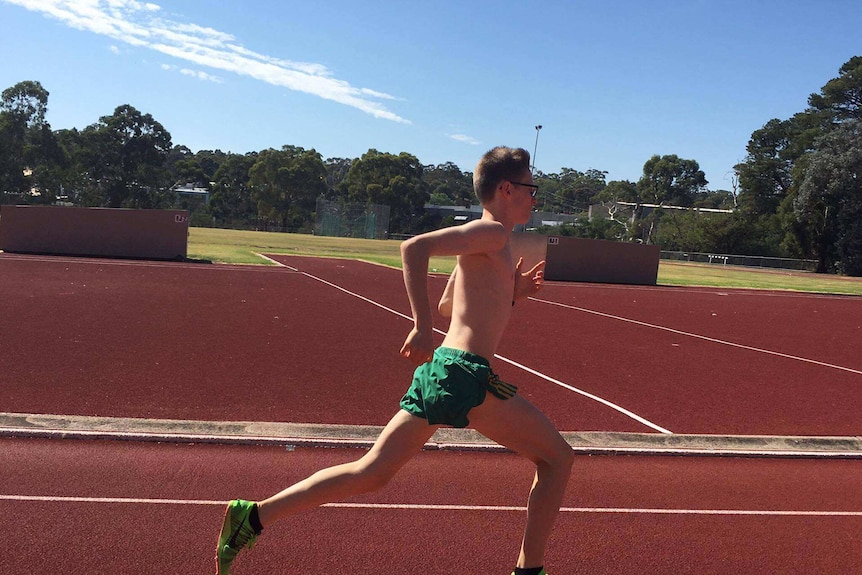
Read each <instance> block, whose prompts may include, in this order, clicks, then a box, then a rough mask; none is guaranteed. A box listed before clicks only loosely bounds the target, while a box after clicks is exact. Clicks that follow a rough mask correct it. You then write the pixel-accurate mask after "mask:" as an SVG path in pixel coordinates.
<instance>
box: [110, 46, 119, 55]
mask: <svg viewBox="0 0 862 575" xmlns="http://www.w3.org/2000/svg"><path fill="white" fill-rule="evenodd" d="M108 49H109V50H110V51H111V52H112V53H114V54H119V53H120V49H119V48H117V47H116V46H111V47H110V48H108Z"/></svg>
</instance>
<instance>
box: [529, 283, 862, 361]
mask: <svg viewBox="0 0 862 575" xmlns="http://www.w3.org/2000/svg"><path fill="white" fill-rule="evenodd" d="M530 299H531V300H533V301H537V302H540V303H546V304H549V305H555V306H557V307H562V308H566V309H572V310H575V311H581V312H584V313H589V314H593V315H597V316H601V317H606V318H609V319H615V320H617V321H623V322H626V323H632V324H635V325H640V326H643V327H649V328H652V329H658V330H662V331H666V332H670V333H675V334H677V335H684V336H686V337H693V338H695V339H701V340H703V341H709V342H712V343H718V344H721V345H727V346H730V347H735V348H739V349H745V350H748V351H754V352H757V353H765V354H767V355H774V356H776V357H783V358H785V359H792V360H794V361H801V362H804V363H810V364H813V365H819V366H821V367H828V368H831V369H837V370H840V371H846V372H849V373H855V374H857V375H862V371H860V370H858V369H853V368H850V367H844V366H843V365H836V364H834V363H826V362H823V361H817V360H816V359H808V358H806V357H799V356H797V355H790V354H787V353H781V352H779V351H772V350H769V349H762V348H759V347H752V346H750V345H743V344H741V343H734V342H732V341H726V340H723V339H716V338H714V337H707V336H705V335H699V334H696V333H691V332H687V331H681V330H678V329H674V328H672V327H665V326H663V325H656V324H653V323H646V322H643V321H638V320H636V319H630V318H627V317H622V316H618V315H612V314H609V313H604V312H600V311H595V310H592V309H587V308H584V307H578V306H574V305H569V304H565V303H559V302H555V301H550V300H546V299H538V298H533V297H531V298H530Z"/></svg>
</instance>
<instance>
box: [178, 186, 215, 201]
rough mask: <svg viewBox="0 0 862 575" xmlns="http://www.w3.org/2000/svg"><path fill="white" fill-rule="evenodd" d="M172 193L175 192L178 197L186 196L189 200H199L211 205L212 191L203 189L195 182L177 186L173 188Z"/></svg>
mask: <svg viewBox="0 0 862 575" xmlns="http://www.w3.org/2000/svg"><path fill="white" fill-rule="evenodd" d="M171 191H173V192H174V193H175V194H177V195H178V196H185V197H187V198H199V199H202V200H203V202H204V204H209V203H210V189H209V188H202V187H200V186H198V185H197V184H196V183H194V182H186V183H185V184H177V185H175V186H174V187H172V188H171Z"/></svg>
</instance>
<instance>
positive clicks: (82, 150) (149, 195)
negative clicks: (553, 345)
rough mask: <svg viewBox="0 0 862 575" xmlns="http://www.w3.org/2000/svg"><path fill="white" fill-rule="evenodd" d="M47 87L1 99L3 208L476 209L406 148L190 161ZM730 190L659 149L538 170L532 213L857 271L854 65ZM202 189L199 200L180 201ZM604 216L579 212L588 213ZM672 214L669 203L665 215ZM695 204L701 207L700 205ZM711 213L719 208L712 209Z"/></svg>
mask: <svg viewBox="0 0 862 575" xmlns="http://www.w3.org/2000/svg"><path fill="white" fill-rule="evenodd" d="M48 95H49V94H48V91H47V90H46V89H45V88H44V87H43V86H42V85H41V84H40V83H39V82H37V81H24V82H20V83H18V84H16V85H15V86H12V87H10V88H8V89H6V90H4V91H3V92H2V98H0V202H2V203H31V204H57V203H61V204H66V205H77V206H89V207H124V208H183V209H189V210H190V212H191V213H192V225H198V226H219V227H236V228H246V229H263V230H283V231H298V232H310V231H311V230H312V229H313V225H314V210H315V207H316V202H317V199H318V198H324V199H326V200H328V201H337V202H343V203H359V204H385V205H388V206H390V227H389V231H390V233H391V234H413V233H419V232H423V231H427V230H429V229H432V228H434V227H439V226H441V225H452V224H453V223H454V222H453V221H452V220H451V218H449V219H443V220H441V219H440V216H431V215H429V214H426V213H425V210H424V206H425V205H426V204H427V203H432V204H438V205H462V206H468V205H470V204H472V203H475V202H476V200H475V198H474V196H473V190H472V174H471V173H470V172H465V171H462V170H461V169H460V168H459V167H458V166H457V165H455V164H453V163H451V162H447V163H444V164H439V165H423V164H422V163H421V162H420V161H419V159H418V158H416V157H415V156H414V155H412V154H409V153H407V152H401V153H399V154H391V153H384V152H379V151H377V150H375V149H370V150H368V151H367V152H366V153H365V154H363V155H362V156H361V157H359V158H328V159H323V157H322V156H321V155H320V154H319V153H318V152H317V151H316V150H314V149H310V150H306V149H304V148H302V147H298V146H292V145H285V146H283V147H282V148H281V149H266V150H261V151H258V152H249V153H246V154H237V153H230V152H222V151H220V150H214V151H213V150H201V151H198V152H196V153H193V152H192V151H191V150H189V149H188V148H187V147H186V146H183V145H174V144H173V143H172V141H171V135H170V133H169V132H168V131H167V130H166V129H165V127H164V126H162V125H161V124H160V123H159V122H158V121H156V120H155V119H154V118H153V117H152V116H151V115H150V114H144V113H142V112H140V111H138V110H137V109H135V108H134V107H133V106H131V105H128V104H126V105H122V106H119V107H117V108H116V109H115V110H114V112H113V114H111V115H108V116H103V117H101V118H99V120H98V121H97V122H96V123H94V124H92V125H90V126H87V127H85V128H84V129H82V130H78V129H76V128H73V129H64V130H52V129H51V126H50V124H49V123H48V121H47V120H46V115H47V111H48ZM746 151H747V155H746V156H745V159H744V160H743V161H742V162H741V163H739V164H737V165H736V166H735V167H734V177H733V180H732V189H731V190H710V189H708V188H707V186H708V182H707V181H706V178H705V175H704V173H703V171H702V170H700V167H699V165H698V163H697V161H695V160H692V159H685V158H680V157H678V156H676V155H655V156H653V157H651V158H649V159H648V160H647V161H646V162H645V163H644V166H643V173H642V175H641V177H640V179H639V180H638V181H637V182H631V181H628V180H615V181H607V172H606V171H602V170H598V169H594V168H590V169H587V170H586V171H583V172H582V171H579V170H575V169H571V168H566V167H564V168H562V169H561V170H560V172H559V173H542V172H538V173H537V174H535V180H536V183H537V184H538V185H539V188H540V189H539V195H538V206H537V209H538V210H540V211H547V212H555V213H564V214H575V215H578V217H577V218H576V221H574V222H572V223H570V224H565V225H562V226H554V227H546V228H543V229H539V230H538V231H540V232H545V233H555V234H563V235H575V236H580V237H589V238H598V239H612V240H617V241H630V242H642V243H647V244H657V245H660V246H661V247H662V249H666V250H684V251H701V252H714V253H725V254H742V255H763V256H773V257H793V258H810V259H815V260H817V261H818V271H822V272H837V273H844V274H848V275H862V173H860V172H862V57H859V56H856V57H853V58H851V59H850V60H849V61H848V62H846V63H845V64H844V65H843V66H841V68H840V69H839V75H838V76H837V77H836V78H834V79H832V80H830V81H829V82H827V83H826V85H824V86H823V87H822V88H821V90H820V92H819V93H814V94H812V95H811V96H810V97H809V99H808V108H807V109H805V110H803V111H801V112H799V113H797V114H795V115H794V116H793V117H791V118H789V119H785V120H781V119H772V120H769V121H768V122H767V123H766V124H764V126H763V127H762V128H760V129H758V130H756V131H755V132H754V133H753V134H752V135H751V138H750V140H749V142H748V144H747V146H746ZM186 184H191V185H193V186H197V187H202V188H207V189H208V190H209V191H210V194H209V201H208V202H205V201H204V200H203V199H201V198H196V197H192V196H189V195H183V194H178V193H176V189H177V187H178V186H182V185H186ZM596 204H600V205H602V206H604V207H605V214H604V216H603V217H593V218H590V217H589V216H588V215H587V209H588V207H589V206H590V205H596ZM670 208H673V209H670ZM705 210H706V211H705ZM708 210H720V212H713V211H708Z"/></svg>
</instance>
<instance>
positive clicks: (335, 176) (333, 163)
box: [324, 158, 353, 199]
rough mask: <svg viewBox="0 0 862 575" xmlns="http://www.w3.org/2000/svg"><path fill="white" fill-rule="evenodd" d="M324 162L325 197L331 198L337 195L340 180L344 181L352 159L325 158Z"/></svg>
mask: <svg viewBox="0 0 862 575" xmlns="http://www.w3.org/2000/svg"><path fill="white" fill-rule="evenodd" d="M324 164H325V165H326V197H327V198H328V199H333V198H335V197H336V196H337V195H338V189H339V188H340V187H341V182H343V181H344V179H345V178H346V177H347V174H348V172H350V166H351V164H353V160H351V159H348V158H327V160H326V162H324Z"/></svg>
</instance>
